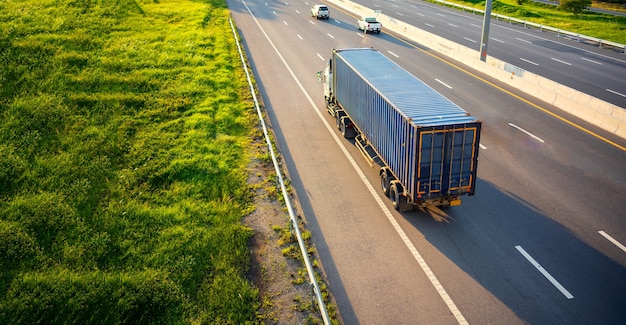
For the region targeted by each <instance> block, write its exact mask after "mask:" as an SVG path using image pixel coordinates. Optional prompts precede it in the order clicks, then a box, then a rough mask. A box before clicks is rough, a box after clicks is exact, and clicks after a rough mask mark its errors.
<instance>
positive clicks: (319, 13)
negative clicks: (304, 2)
mask: <svg viewBox="0 0 626 325" xmlns="http://www.w3.org/2000/svg"><path fill="white" fill-rule="evenodd" d="M311 17H315V19H329V18H330V10H329V9H328V7H327V6H325V5H314V6H313V7H311Z"/></svg>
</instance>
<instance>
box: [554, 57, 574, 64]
mask: <svg viewBox="0 0 626 325" xmlns="http://www.w3.org/2000/svg"><path fill="white" fill-rule="evenodd" d="M550 59H552V60H554V61H556V62H559V63H563V64H567V65H572V64H571V63H569V62H565V61H563V60H559V59H555V58H550Z"/></svg>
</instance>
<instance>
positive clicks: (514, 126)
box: [509, 123, 545, 143]
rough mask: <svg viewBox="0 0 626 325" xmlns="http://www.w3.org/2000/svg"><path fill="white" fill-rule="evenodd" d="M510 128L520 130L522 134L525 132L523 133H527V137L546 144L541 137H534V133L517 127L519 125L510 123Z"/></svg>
mask: <svg viewBox="0 0 626 325" xmlns="http://www.w3.org/2000/svg"><path fill="white" fill-rule="evenodd" d="M509 126H510V127H512V128H515V129H517V130H519V131H521V132H523V133H525V134H526V135H528V136H530V137H531V138H533V139H535V140H537V141H539V142H541V143H544V142H545V141H543V139H541V138H540V137H538V136H536V135H534V134H532V133H530V132H528V131H526V130H524V129H522V128H521V127H519V126H517V125H515V124H513V123H509Z"/></svg>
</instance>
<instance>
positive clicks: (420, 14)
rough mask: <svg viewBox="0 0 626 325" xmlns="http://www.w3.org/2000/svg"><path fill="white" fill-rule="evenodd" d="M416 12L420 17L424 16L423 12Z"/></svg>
mask: <svg viewBox="0 0 626 325" xmlns="http://www.w3.org/2000/svg"><path fill="white" fill-rule="evenodd" d="M416 14H417V15H418V16H420V17H424V14H422V13H419V12H416Z"/></svg>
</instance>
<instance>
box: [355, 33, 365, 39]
mask: <svg viewBox="0 0 626 325" xmlns="http://www.w3.org/2000/svg"><path fill="white" fill-rule="evenodd" d="M356 34H357V35H359V37H361V38H364V37H365V36H363V33H356Z"/></svg>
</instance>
